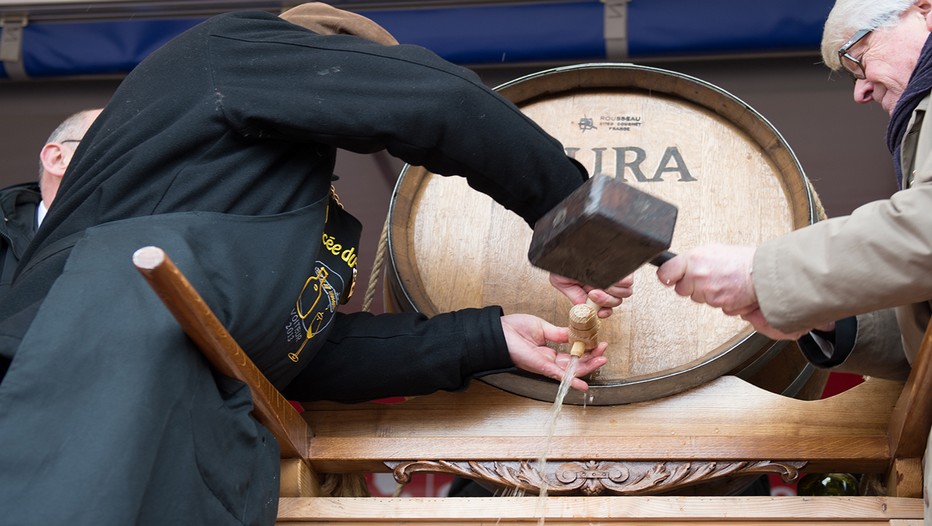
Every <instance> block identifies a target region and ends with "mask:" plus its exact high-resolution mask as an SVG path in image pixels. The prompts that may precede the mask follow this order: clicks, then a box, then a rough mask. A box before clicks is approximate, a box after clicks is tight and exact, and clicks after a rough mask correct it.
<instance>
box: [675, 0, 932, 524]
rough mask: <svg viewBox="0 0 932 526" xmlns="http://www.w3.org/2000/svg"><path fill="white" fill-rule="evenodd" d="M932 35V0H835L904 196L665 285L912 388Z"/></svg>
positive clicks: (834, 25)
mask: <svg viewBox="0 0 932 526" xmlns="http://www.w3.org/2000/svg"><path fill="white" fill-rule="evenodd" d="M930 31H932V1H930V0H919V1H914V0H838V1H837V2H835V5H834V7H833V9H832V11H831V13H830V14H829V16H828V19H827V21H826V23H825V29H824V32H823V36H822V57H823V60H824V62H825V65H826V66H828V67H829V68H830V69H832V70H833V71H840V72H843V73H845V74H848V75H850V76H851V77H853V79H854V85H853V86H854V91H853V93H854V100H855V102H857V103H860V104H868V103H870V102H876V103H878V104H880V105H881V106H882V107H883V109H884V110H885V111H886V112H887V113H889V114H890V124H889V127H888V129H887V145H888V147H889V149H890V151H891V153H892V154H893V162H894V165H895V167H896V176H897V182H898V184H899V188H900V191H898V192H896V193H895V194H893V195H892V196H891V197H890V198H889V199H886V200H880V201H876V202H872V203H868V204H866V205H863V206H861V207H859V208H858V209H856V210H855V211H854V212H852V213H851V215H849V216H845V217H836V218H831V219H828V220H826V221H821V222H819V223H816V224H814V225H811V226H808V227H806V228H802V229H800V230H797V231H794V232H791V233H789V234H787V235H785V236H782V237H780V238H778V239H775V240H772V241H768V242H766V243H763V244H762V245H760V246H759V247H741V246H728V247H725V246H714V247H713V246H706V247H698V248H696V249H694V250H691V251H689V252H687V253H684V254H682V255H681V256H679V257H676V258H673V259H671V260H670V261H669V262H667V263H666V264H665V265H663V266H662V267H661V268H660V269H658V271H657V276H658V278H659V279H660V280H661V281H662V282H663V283H666V284H668V285H669V286H672V287H674V288H675V291H676V293H677V294H679V295H681V296H690V297H691V298H692V299H693V300H695V301H697V302H699V303H706V304H709V305H711V306H713V307H719V308H721V309H722V311H723V312H724V313H725V314H728V315H735V316H741V317H742V318H744V319H745V320H747V321H749V322H750V323H751V324H752V325H753V326H754V328H755V329H756V330H758V331H759V332H761V333H763V334H765V335H767V336H769V337H771V338H774V339H783V340H788V339H797V338H798V339H799V343H800V347H801V348H802V349H803V351H804V352H805V353H806V355H807V358H808V359H809V360H810V361H812V362H813V363H814V364H816V365H819V366H823V367H831V368H834V369H835V370H839V371H849V372H855V373H860V374H867V375H870V376H876V377H882V378H891V379H904V378H905V377H906V375H907V374H908V372H909V367H910V363H911V361H912V359H913V358H914V357H915V355H916V353H917V351H918V349H919V346H920V343H921V341H922V336H923V333H924V331H925V329H926V326H927V325H928V323H929V319H930V315H932V214H930V208H932V130H930V128H932V119H929V118H926V116H925V113H926V110H927V108H928V107H929V105H930V100H932V96H930V90H932V38H930ZM752 268H753V274H752ZM925 480H926V481H930V480H932V474H930V473H929V472H928V471H927V472H926V473H925ZM926 523H927V524H929V523H930V516H929V513H928V511H927V513H926Z"/></svg>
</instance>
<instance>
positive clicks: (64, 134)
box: [0, 109, 101, 286]
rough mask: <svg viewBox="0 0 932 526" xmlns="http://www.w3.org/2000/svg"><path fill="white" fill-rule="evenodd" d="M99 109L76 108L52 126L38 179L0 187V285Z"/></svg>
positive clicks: (39, 221)
mask: <svg viewBox="0 0 932 526" xmlns="http://www.w3.org/2000/svg"><path fill="white" fill-rule="evenodd" d="M100 111H101V110H99V109H93V110H84V111H79V112H77V113H75V114H73V115H71V116H69V117H68V118H67V119H65V120H64V121H62V123H61V124H59V125H58V127H57V128H55V131H53V132H52V134H51V135H50V136H49V138H48V140H47V141H46V143H45V145H44V146H43V147H42V150H41V151H40V152H39V179H38V181H35V182H29V183H20V184H15V185H12V186H9V187H7V188H4V189H2V190H0V212H2V213H3V222H2V223H0V286H3V285H4V284H7V283H10V281H11V280H12V279H13V272H14V271H15V270H16V267H17V265H18V264H19V258H20V256H21V255H22V254H23V251H24V250H26V245H28V244H29V241H30V240H31V239H32V236H33V234H35V232H36V229H38V228H39V225H41V224H42V220H43V219H45V213H46V212H47V211H48V207H49V205H51V204H52V200H53V199H55V194H56V193H57V192H58V185H59V184H60V183H61V178H62V176H63V175H65V169H66V168H68V163H70V162H71V157H72V156H73V155H74V150H75V149H76V148H77V147H78V144H80V142H81V139H82V138H83V137H84V133H85V132H86V131H87V129H88V128H89V127H90V126H91V123H93V122H94V119H96V118H97V115H99V114H100Z"/></svg>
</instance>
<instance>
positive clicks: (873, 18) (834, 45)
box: [822, 0, 915, 71]
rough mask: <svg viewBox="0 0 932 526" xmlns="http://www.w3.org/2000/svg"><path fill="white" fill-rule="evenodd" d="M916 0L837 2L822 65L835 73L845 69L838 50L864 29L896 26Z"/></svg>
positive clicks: (824, 42)
mask: <svg viewBox="0 0 932 526" xmlns="http://www.w3.org/2000/svg"><path fill="white" fill-rule="evenodd" d="M914 4H915V0H837V1H836V2H835V6H834V7H832V11H831V12H830V13H829V14H828V18H827V19H826V20H825V27H824V28H823V30H822V61H823V62H825V65H826V66H828V67H829V68H830V69H831V70H832V71H838V70H839V69H841V68H842V65H841V62H839V60H838V48H840V47H841V46H843V45H845V43H846V42H847V41H848V39H849V38H851V35H853V34H854V33H855V32H857V31H858V30H860V29H877V28H879V27H885V26H892V25H895V24H896V22H898V21H899V19H900V15H902V14H903V13H904V12H905V11H906V10H907V9H909V8H910V7H912V6H913V5H914Z"/></svg>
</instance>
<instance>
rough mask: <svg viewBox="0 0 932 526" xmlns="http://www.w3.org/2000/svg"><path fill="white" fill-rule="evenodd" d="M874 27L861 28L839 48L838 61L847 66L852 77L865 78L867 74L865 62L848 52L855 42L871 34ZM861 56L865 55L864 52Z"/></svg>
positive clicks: (846, 69)
mask: <svg viewBox="0 0 932 526" xmlns="http://www.w3.org/2000/svg"><path fill="white" fill-rule="evenodd" d="M871 31H873V29H861V30H858V32H857V33H855V34H854V35H853V36H852V37H851V39H850V40H848V41H847V42H845V45H843V46H841V47H840V48H838V61H839V62H841V66H842V67H843V68H845V71H847V72H848V73H849V74H850V75H851V76H852V77H854V78H855V79H857V80H864V78H865V77H866V75H865V74H864V63H863V62H861V59H858V58H854V57H853V56H851V55H850V54H849V53H848V50H849V49H851V48H852V47H853V46H854V45H855V44H857V43H858V42H860V41H862V40H864V37H866V36H867V35H869V34H871ZM861 57H862V58H863V57H864V54H863V53H862V54H861Z"/></svg>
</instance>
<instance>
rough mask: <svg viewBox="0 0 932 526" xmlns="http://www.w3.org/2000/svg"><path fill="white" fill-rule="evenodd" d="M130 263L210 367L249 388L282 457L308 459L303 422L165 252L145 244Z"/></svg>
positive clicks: (306, 431)
mask: <svg viewBox="0 0 932 526" xmlns="http://www.w3.org/2000/svg"><path fill="white" fill-rule="evenodd" d="M133 264H134V265H135V266H136V268H137V269H138V270H139V272H140V274H142V275H143V276H144V277H145V278H146V281H148V282H149V285H150V286H151V287H152V289H153V290H154V291H155V293H156V294H158V296H159V297H160V298H161V299H162V302H163V303H164V304H165V306H166V307H168V310H169V311H170V312H171V313H172V315H173V316H174V317H175V319H176V320H177V321H178V324H179V325H181V328H182V329H184V332H185V333H186V334H187V335H188V337H190V338H191V339H192V340H194V343H196V344H197V346H198V347H199V348H200V349H201V351H202V352H203V354H204V356H206V357H207V360H208V361H210V363H211V365H213V366H214V368H216V369H217V371H218V372H220V373H221V374H223V375H226V376H229V377H232V378H236V379H237V380H240V381H242V382H244V383H246V385H248V386H249V390H250V392H252V398H253V406H254V411H253V414H254V415H255V417H256V419H257V420H259V421H260V422H262V424H263V425H265V427H267V428H268V429H269V431H271V432H272V434H273V435H275V439H276V440H277V441H278V445H279V449H280V450H281V456H282V457H284V458H306V457H307V454H308V445H309V440H310V438H311V437H310V436H309V435H310V431H309V429H308V425H307V422H305V421H304V419H303V418H301V415H299V414H298V412H297V411H296V410H295V408H294V407H292V405H291V404H290V403H289V402H288V401H287V400H285V398H284V397H283V396H282V395H281V393H279V392H278V389H276V388H275V386H273V385H272V384H271V382H269V381H268V379H266V377H265V375H263V374H262V372H261V371H259V368H258V367H256V365H255V364H254V363H253V361H252V360H251V359H250V358H249V357H248V356H246V353H245V352H244V351H243V349H242V348H240V346H239V344H237V343H236V341H235V340H234V339H233V336H231V335H230V333H229V332H227V330H226V328H225V327H224V326H223V324H221V323H220V320H219V319H217V317H216V316H215V315H214V313H213V311H211V310H210V306H209V305H207V303H206V302H205V301H204V299H203V298H201V295H200V294H199V293H198V292H197V290H195V289H194V287H193V286H192V285H191V283H190V282H188V279H187V278H186V277H185V276H184V274H182V273H181V271H180V270H179V269H178V267H176V266H175V264H174V262H172V260H171V259H169V257H168V255H167V254H166V253H165V252H164V251H163V250H162V249H160V248H158V247H143V248H140V249H139V250H137V251H136V253H134V254H133Z"/></svg>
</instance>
